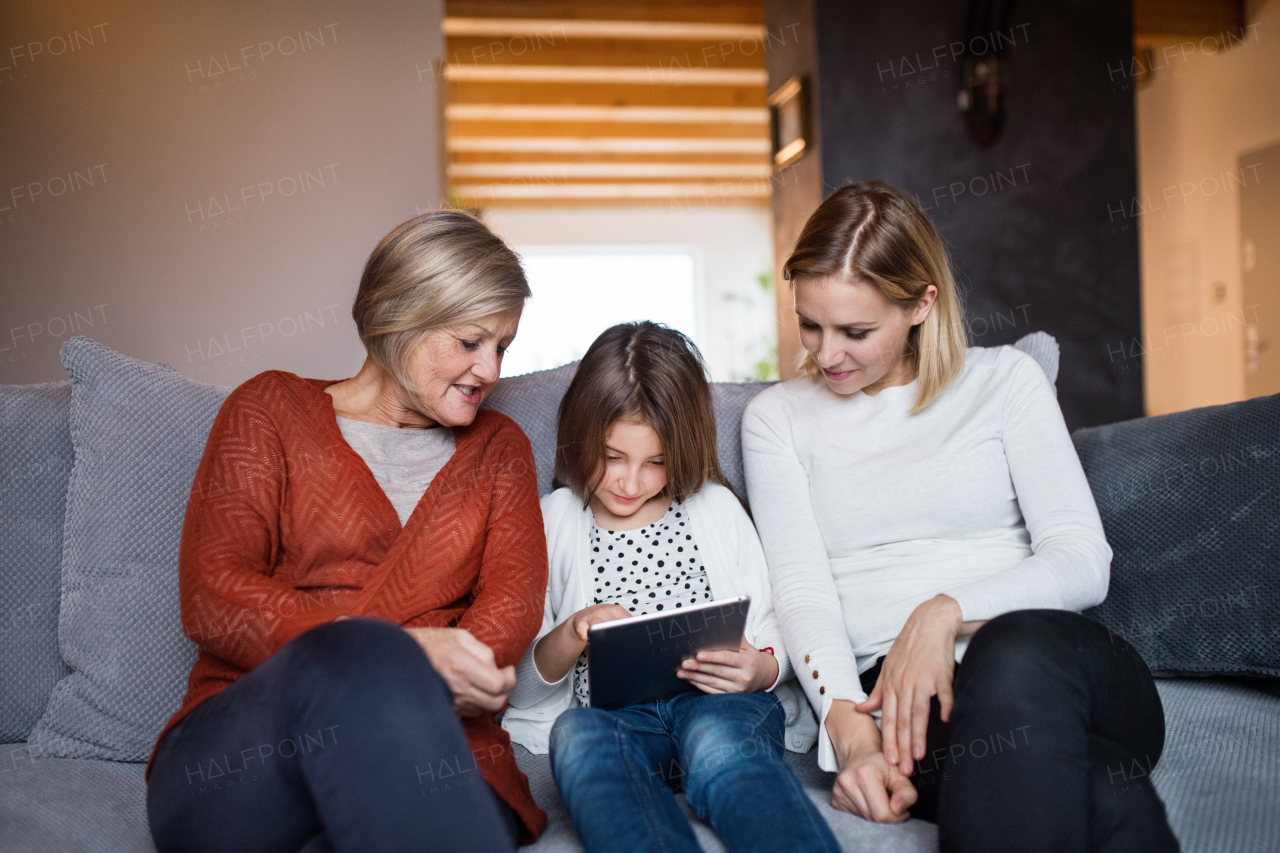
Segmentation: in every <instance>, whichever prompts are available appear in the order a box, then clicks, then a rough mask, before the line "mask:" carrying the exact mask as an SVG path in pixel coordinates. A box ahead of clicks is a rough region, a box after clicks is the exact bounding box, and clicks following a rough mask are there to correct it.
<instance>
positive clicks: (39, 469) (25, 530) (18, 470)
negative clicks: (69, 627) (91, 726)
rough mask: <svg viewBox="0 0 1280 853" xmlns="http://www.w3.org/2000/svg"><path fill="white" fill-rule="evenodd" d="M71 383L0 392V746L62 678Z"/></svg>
mask: <svg viewBox="0 0 1280 853" xmlns="http://www.w3.org/2000/svg"><path fill="white" fill-rule="evenodd" d="M70 404H71V383H70V382H56V383H51V384H48V385H5V386H0V436H2V437H3V439H2V440H0V743H3V742H7V741H17V740H26V739H27V735H28V734H29V733H30V731H31V727H32V726H34V725H35V724H36V720H38V719H40V715H41V714H42V713H43V712H44V707H45V705H47V704H48V702H49V694H50V692H51V691H52V690H53V685H54V684H56V683H57V681H58V679H60V678H62V677H63V676H64V675H66V672H67V670H66V667H65V666H63V664H62V655H60V654H59V653H58V573H59V570H60V566H61V563H62V516H63V512H64V509H65V506H64V502H65V497H66V491H67V477H68V476H69V475H70V474H71V433H70V429H69V426H68V423H67V418H68V408H69V406H70Z"/></svg>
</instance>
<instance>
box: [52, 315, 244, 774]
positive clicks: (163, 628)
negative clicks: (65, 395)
mask: <svg viewBox="0 0 1280 853" xmlns="http://www.w3.org/2000/svg"><path fill="white" fill-rule="evenodd" d="M62 363H63V365H65V366H66V368H67V373H68V374H69V375H70V376H71V382H72V396H71V443H72V447H73V448H74V451H75V461H74V463H73V465H72V471H71V479H70V483H69V486H68V492H67V513H66V524H65V528H64V531H63V548H62V606H61V613H60V617H59V626H58V638H59V644H60V647H61V651H62V657H63V660H64V661H65V662H66V663H67V665H68V666H69V667H70V668H71V673H70V674H69V675H67V676H66V677H65V678H63V679H62V680H61V681H59V682H58V684H57V685H56V686H55V687H54V689H53V695H52V697H51V698H50V700H49V705H48V707H47V708H46V709H45V712H44V715H43V716H42V717H41V718H40V721H39V722H38V723H37V724H36V727H35V729H34V730H33V731H32V733H31V736H30V741H29V742H30V744H31V746H32V748H33V750H34V751H35V752H36V753H37V754H40V755H45V756H62V757H67V758H110V759H115V760H117V761H142V760H145V759H146V758H147V756H148V755H149V754H150V752H151V748H152V746H153V744H154V743H155V739H156V736H157V735H158V734H159V733H160V729H161V728H162V727H163V725H164V723H165V722H166V720H167V719H168V718H169V716H170V715H172V714H173V712H174V711H176V710H177V708H178V705H179V703H180V702H181V700H182V695H183V693H184V691H185V687H186V680H187V674H188V672H189V671H190V669H191V665H192V663H194V661H195V656H196V648H195V645H194V644H192V643H191V642H190V641H189V640H187V638H186V637H185V636H184V635H183V633H182V627H181V623H180V620H179V613H178V566H177V557H178V543H179V540H180V539H181V534H182V518H183V514H184V512H185V510H186V505H187V497H188V496H189V494H190V492H191V483H192V480H193V479H194V477H195V470H196V466H197V464H198V463H199V461H200V456H201V454H202V453H203V451H204V445H205V440H206V439H207V438H208V434H209V428H210V426H211V425H212V424H213V418H214V416H215V415H216V414H217V412H218V407H219V406H220V405H221V403H222V400H223V398H224V397H225V396H226V395H227V393H228V389H226V388H218V387H215V386H212V385H204V384H201V383H198V382H192V381H191V380H190V379H187V378H186V377H184V376H182V375H181V374H180V373H178V372H177V371H175V370H173V369H172V368H169V367H164V366H157V365H153V364H146V363H144V362H141V361H136V360H134V359H131V358H128V357H127V356H124V355H121V354H120V353H117V352H114V351H112V350H110V349H108V348H107V347H104V346H102V345H101V344H97V343H94V342H93V341H90V340H88V339H87V338H72V339H71V340H70V341H68V342H67V343H66V344H65V345H64V346H63V348H62Z"/></svg>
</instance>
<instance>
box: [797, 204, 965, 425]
mask: <svg viewBox="0 0 1280 853" xmlns="http://www.w3.org/2000/svg"><path fill="white" fill-rule="evenodd" d="M782 275H783V278H785V279H787V280H788V281H790V282H791V283H792V287H793V288H794V287H795V281H796V279H797V278H802V277H805V276H813V277H823V278H825V277H828V276H834V277H838V278H843V279H845V280H847V281H851V282H853V281H864V282H867V283H868V284H872V285H875V287H877V288H878V289H879V290H880V293H881V294H883V295H884V297H885V298H886V299H888V300H890V301H891V302H894V303H896V304H898V305H899V306H901V307H902V308H910V307H913V306H914V305H915V304H916V303H917V302H919V300H920V299H921V298H922V297H923V296H924V295H925V291H926V289H927V288H928V286H929V285H931V284H932V285H933V286H934V287H936V288H937V289H938V295H937V298H936V299H935V300H934V303H933V308H932V310H931V311H930V312H929V316H928V317H926V318H925V320H924V322H923V323H920V324H919V325H916V326H913V327H912V328H911V332H910V333H909V334H908V337H907V352H908V357H910V358H912V359H913V360H914V361H915V367H916V374H917V378H918V379H919V384H920V390H919V393H918V394H917V395H916V402H915V405H914V406H913V407H912V409H911V414H913V415H914V414H917V413H919V412H922V411H924V410H925V409H926V408H928V406H929V404H930V403H932V402H933V401H934V400H935V399H937V397H938V395H939V394H941V393H942V392H943V391H945V390H947V386H948V385H950V384H951V382H952V380H954V379H955V378H956V377H957V376H959V375H960V371H962V370H963V369H964V354H965V348H966V347H967V345H968V344H967V338H966V335H965V326H964V307H963V305H962V304H961V300H960V293H959V291H958V289H957V288H956V283H955V279H954V278H953V277H952V274H951V262H950V259H949V258H948V256H947V250H946V247H945V246H943V244H942V238H941V237H939V236H938V231H937V229H936V228H934V227H933V222H931V221H930V219H929V217H928V216H927V215H926V214H925V212H924V211H923V210H921V209H920V205H918V204H916V201H915V199H913V198H912V197H911V196H910V195H908V194H906V193H904V192H902V191H901V190H898V189H895V188H894V187H891V186H889V185H888V184H886V183H885V182H883V181H859V182H851V183H848V184H845V185H844V186H842V187H841V188H840V189H838V190H836V191H835V192H834V193H832V194H831V195H830V197H828V198H827V200H826V201H824V202H823V203H822V204H820V205H818V209H817V210H815V211H814V212H813V215H812V216H810V217H809V221H808V222H806V223H805V225H804V230H803V231H801V232H800V238H799V239H798V240H797V241H796V245H795V249H794V250H792V252H791V256H790V257H789V258H787V262H786V263H785V264H784V265H783V267H782ZM801 369H802V370H803V371H804V372H805V375H807V376H808V377H809V378H810V379H814V380H816V379H818V378H819V377H820V376H821V375H822V371H821V368H819V367H818V365H817V364H816V363H815V362H814V360H813V357H812V356H811V355H809V354H808V353H805V356H804V359H803V363H802V364H801Z"/></svg>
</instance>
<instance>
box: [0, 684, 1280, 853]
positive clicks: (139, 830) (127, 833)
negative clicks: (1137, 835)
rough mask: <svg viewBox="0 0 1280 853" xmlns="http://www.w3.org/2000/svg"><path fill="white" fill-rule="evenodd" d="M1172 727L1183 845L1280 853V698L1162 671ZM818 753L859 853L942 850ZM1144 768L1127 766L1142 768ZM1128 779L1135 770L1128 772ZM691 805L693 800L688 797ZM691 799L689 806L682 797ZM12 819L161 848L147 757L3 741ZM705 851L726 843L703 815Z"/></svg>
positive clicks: (805, 766)
mask: <svg viewBox="0 0 1280 853" xmlns="http://www.w3.org/2000/svg"><path fill="white" fill-rule="evenodd" d="M1156 684H1157V687H1158V688H1159V690H1160V697H1161V699H1162V700H1163V702H1164V708H1165V719H1166V722H1167V727H1168V734H1167V736H1166V740H1165V749H1164V756H1163V757H1162V758H1161V760H1160V763H1159V764H1158V765H1157V766H1156V768H1155V772H1154V773H1153V774H1152V778H1153V780H1154V782H1155V786H1156V790H1157V791H1159V792H1160V796H1161V798H1162V799H1163V800H1164V802H1165V807H1166V808H1167V809H1168V812H1169V822H1170V823H1171V824H1172V826H1173V831H1174V833H1175V834H1176V835H1177V837H1178V840H1179V841H1180V842H1181V843H1182V850H1183V853H1218V851H1222V850H1231V851H1237V852H1238V853H1271V851H1273V850H1274V849H1275V839H1276V838H1280V696H1276V695H1270V694H1268V693H1265V692H1262V691H1260V690H1257V689H1255V688H1254V687H1252V686H1249V685H1247V684H1242V683H1236V682H1232V681H1229V680H1225V679H1193V678H1187V679H1160V680H1158V681H1157V682H1156ZM515 750H516V760H517V761H518V763H519V764H520V769H522V770H523V771H524V772H525V773H526V774H527V775H528V776H529V787H530V788H531V789H532V791H533V796H534V799H536V800H537V801H538V804H539V805H541V806H542V807H543V808H544V809H546V811H547V817H548V818H549V822H548V824H547V831H546V832H545V833H543V835H542V838H541V839H539V840H538V843H537V844H535V845H533V846H531V847H527V848H522V849H526V850H529V851H533V853H576V852H577V851H581V850H582V845H580V844H579V843H578V838H577V835H575V834H574V831H573V824H572V823H571V822H570V820H569V814H568V812H566V811H565V808H564V803H563V802H562V801H561V800H560V795H559V793H558V792H557V791H556V786H555V781H554V780H553V779H552V778H551V767H550V764H549V763H548V761H547V756H545V755H533V754H531V753H529V752H528V751H526V750H525V749H523V748H522V747H519V746H516V747H515ZM815 755H816V753H815V751H813V750H810V751H809V752H808V753H805V754H804V755H796V754H794V753H787V761H788V762H789V763H790V764H791V766H792V768H793V769H794V770H795V773H796V776H797V778H798V779H799V780H800V783H801V784H802V785H803V786H804V788H805V790H806V791H807V792H808V794H809V796H810V798H811V799H812V800H813V801H814V803H815V804H817V806H818V810H819V811H820V812H821V813H822V816H823V817H824V818H826V820H827V822H828V823H830V824H831V827H832V829H833V830H834V831H835V834H836V838H838V839H839V840H840V846H841V848H842V849H844V850H846V851H850V853H855V851H856V853H861V851H864V850H878V851H886V853H934V851H936V850H937V830H936V829H935V828H934V826H933V825H932V824H928V823H924V822H923V821H918V820H913V821H909V822H907V823H906V824H904V825H902V826H877V825H875V824H871V823H867V822H866V821H864V820H861V819H860V818H856V817H853V816H852V815H847V814H842V813H839V812H836V811H835V810H834V809H832V808H831V805H830V803H829V799H830V792H831V783H832V779H833V778H834V777H833V776H832V775H831V774H829V773H823V772H822V771H821V770H819V769H818V766H817V763H816V759H815ZM1133 772H1134V770H1133V768H1129V769H1128V770H1126V773H1133ZM1117 784H1123V778H1122V777H1121V776H1117ZM680 799H681V801H683V799H684V798H683V797H681V798H680ZM682 804H683V803H682ZM0 826H2V827H4V828H5V837H4V845H3V847H4V849H5V850H6V851H9V853H54V851H58V853H64V852H65V853H78V851H103V853H107V851H110V853H134V851H137V853H144V851H145V853H153V851H154V849H155V848H154V847H152V845H151V840H150V836H149V835H148V834H147V825H146V786H145V785H144V783H143V781H142V765H140V764H121V763H117V762H112V761H95V760H71V759H58V758H33V757H32V756H31V755H30V753H29V752H28V751H27V749H26V747H25V746H24V745H22V744H13V745H9V746H0ZM694 832H695V834H696V835H697V837H698V841H699V842H700V844H701V846H702V848H703V849H704V850H707V851H720V850H723V849H724V848H723V847H722V846H721V845H720V843H719V841H717V840H716V838H715V834H714V833H713V832H712V831H711V830H710V829H709V828H708V827H706V826H704V825H702V824H700V823H697V822H695V824H694Z"/></svg>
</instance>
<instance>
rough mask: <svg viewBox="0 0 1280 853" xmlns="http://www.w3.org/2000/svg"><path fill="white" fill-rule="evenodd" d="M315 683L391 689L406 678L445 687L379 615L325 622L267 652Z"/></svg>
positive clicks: (418, 650)
mask: <svg viewBox="0 0 1280 853" xmlns="http://www.w3.org/2000/svg"><path fill="white" fill-rule="evenodd" d="M272 663H273V664H274V665H277V666H280V667H281V668H282V669H285V670H286V671H288V672H289V673H291V674H292V675H293V676H294V677H296V678H297V679H298V680H299V681H301V682H303V683H306V684H308V685H310V686H312V687H313V688H316V689H327V688H329V687H333V686H337V685H341V686H343V687H346V688H350V687H352V686H358V687H363V688H365V689H383V688H392V689H394V687H395V685H397V684H406V683H407V681H406V680H407V679H412V682H413V683H414V684H415V686H417V687H419V688H421V687H423V686H426V687H428V688H434V689H436V690H442V691H446V692H447V691H448V687H447V686H446V685H445V683H444V680H443V679H442V678H440V676H439V675H438V674H437V673H436V671H435V669H434V668H432V666H431V662H430V661H428V660H427V657H426V654H425V653H424V652H423V651H422V647H421V646H419V645H418V643H417V641H415V640H414V639H413V637H412V636H410V634H409V633H408V632H407V631H405V630H404V629H403V628H401V627H400V626H398V625H395V624H393V623H391V622H386V621H383V620H381V619H342V620H339V621H335V622H328V623H326V624H324V625H319V626H317V627H315V628H312V629H311V630H309V631H306V632H305V633H303V634H300V635H299V636H297V637H295V638H294V639H292V640H290V641H289V643H288V644H287V645H285V647H284V648H283V649H281V650H280V651H279V652H278V653H277V654H276V656H275V657H274V658H273V660H272Z"/></svg>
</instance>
